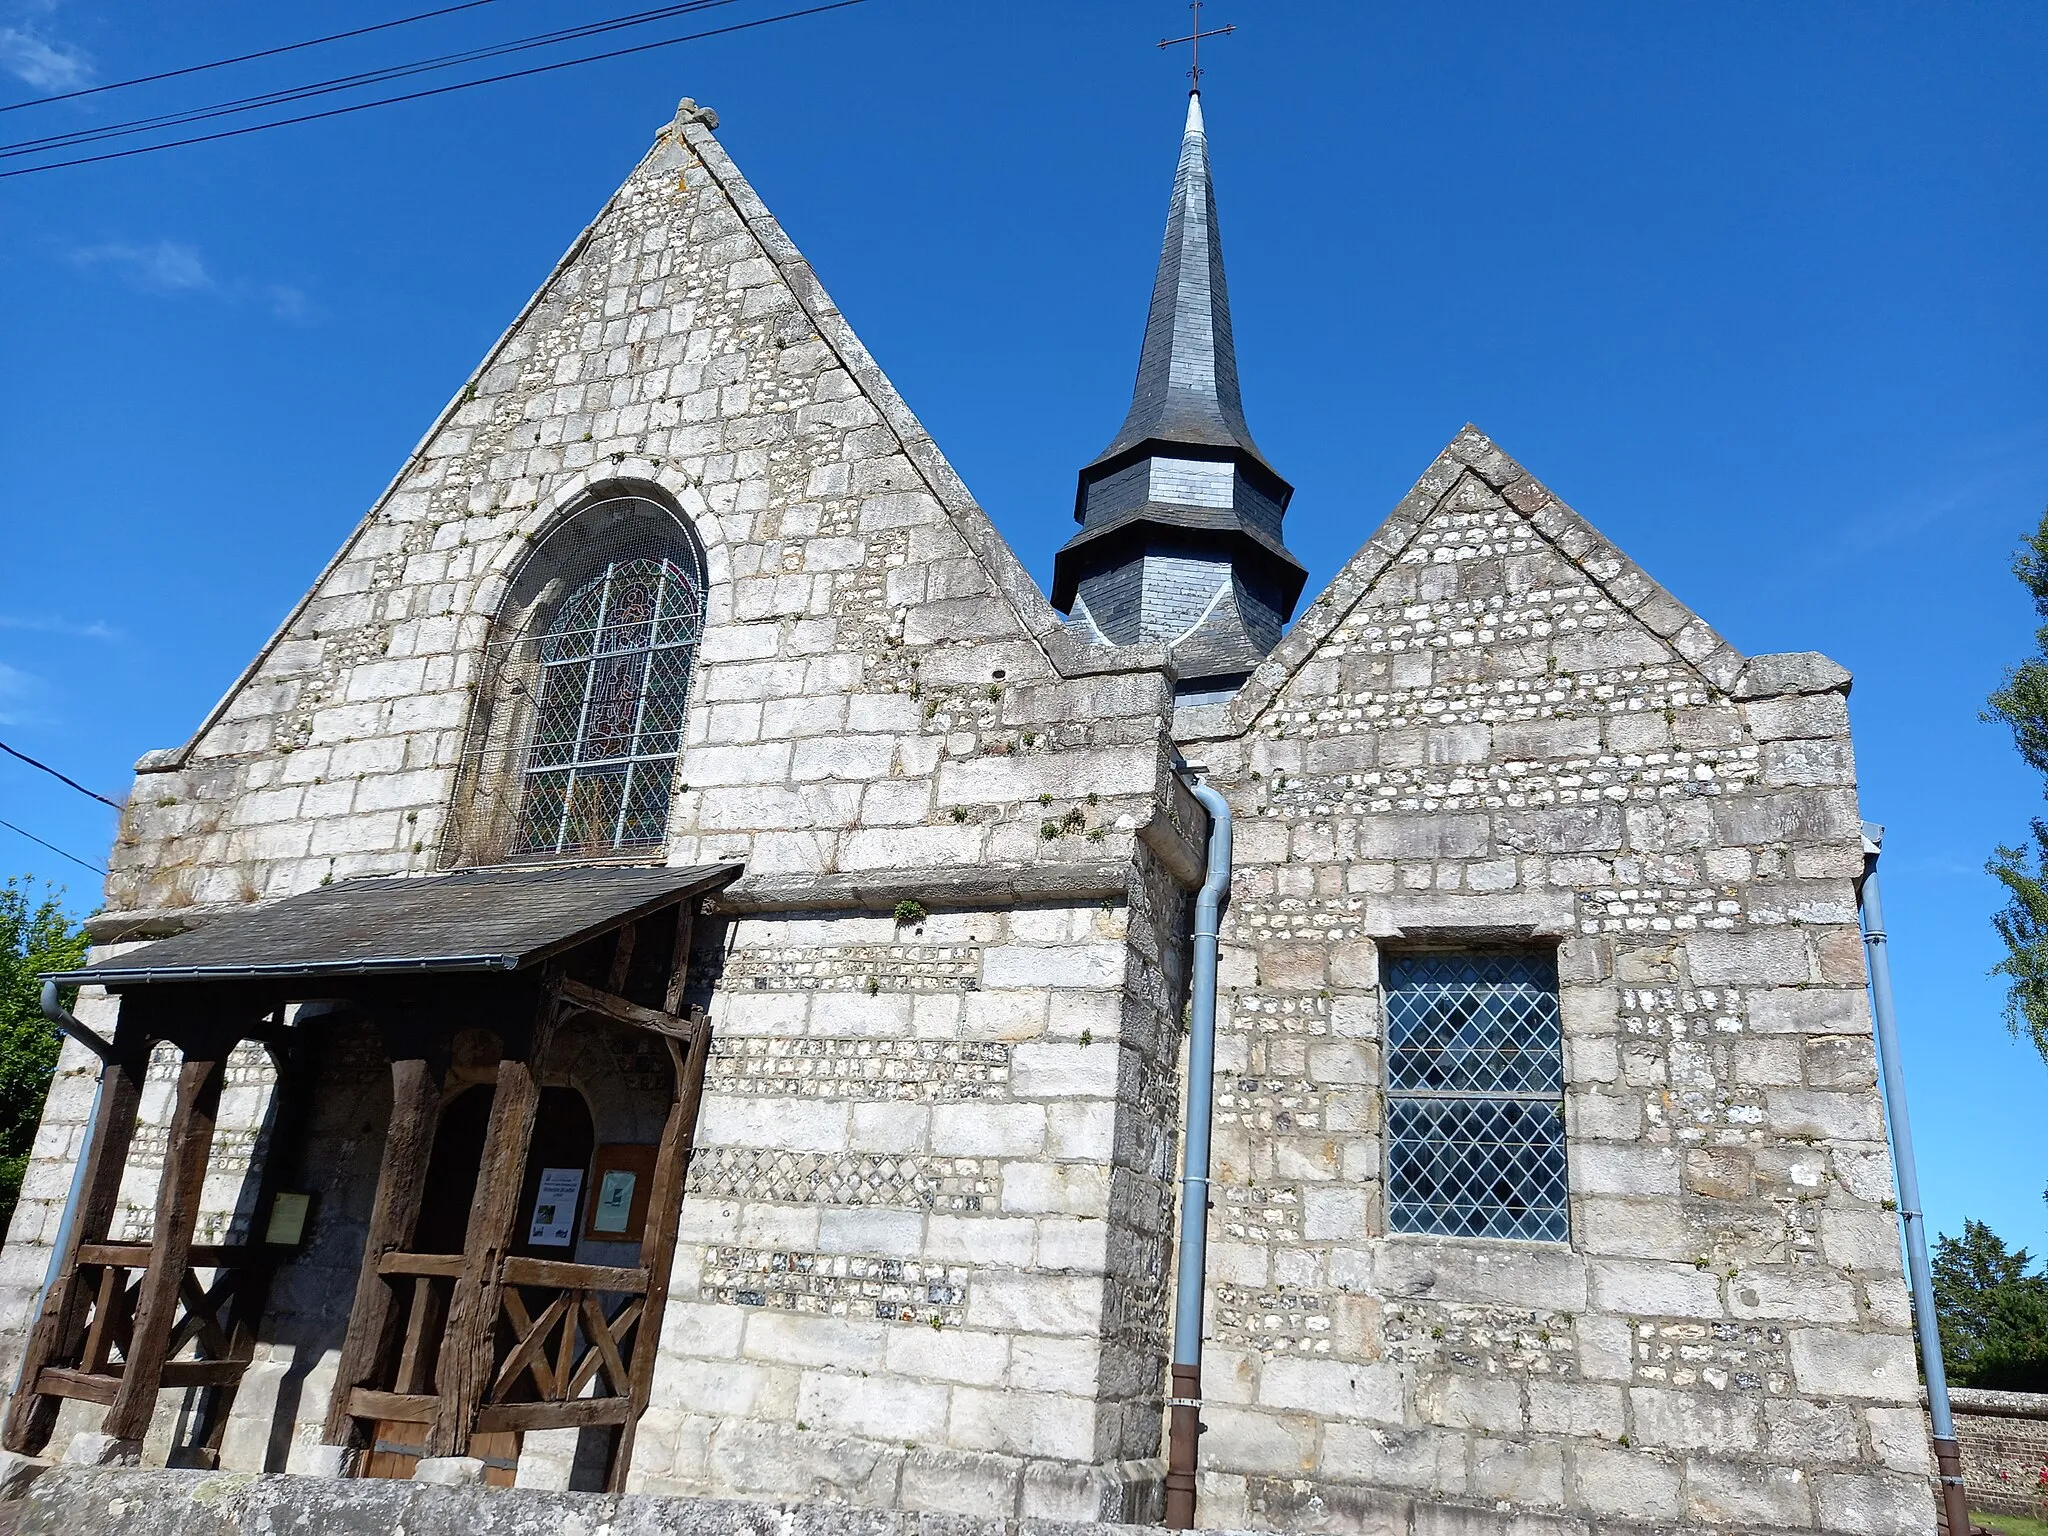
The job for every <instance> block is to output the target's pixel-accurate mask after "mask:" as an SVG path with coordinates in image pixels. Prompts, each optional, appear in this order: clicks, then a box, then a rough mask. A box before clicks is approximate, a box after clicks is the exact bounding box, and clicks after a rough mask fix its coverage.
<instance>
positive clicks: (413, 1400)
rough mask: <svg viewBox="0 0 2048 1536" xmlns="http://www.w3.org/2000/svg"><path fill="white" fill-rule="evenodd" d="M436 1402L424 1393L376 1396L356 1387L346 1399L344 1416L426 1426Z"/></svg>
mask: <svg viewBox="0 0 2048 1536" xmlns="http://www.w3.org/2000/svg"><path fill="white" fill-rule="evenodd" d="M437 1401H439V1399H437V1398H435V1397H434V1396H432V1395H431V1394H429V1393H425V1392H377V1391H373V1390H371V1389H370V1388H369V1387H357V1388H355V1389H354V1390H353V1391H351V1392H350V1393H349V1395H348V1412H349V1414H350V1415H351V1416H352V1417H355V1418H358V1419H391V1420H393V1421H394V1422H396V1423H399V1424H430V1423H432V1422H433V1418H434V1404H435V1403H436V1402H437Z"/></svg>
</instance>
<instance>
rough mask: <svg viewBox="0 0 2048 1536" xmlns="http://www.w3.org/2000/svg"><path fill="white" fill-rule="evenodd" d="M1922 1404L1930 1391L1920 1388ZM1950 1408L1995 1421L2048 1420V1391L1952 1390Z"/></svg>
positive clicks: (1961, 1388) (1980, 1388) (1970, 1388)
mask: <svg viewBox="0 0 2048 1536" xmlns="http://www.w3.org/2000/svg"><path fill="white" fill-rule="evenodd" d="M1920 1401H1921V1402H1922V1403H1925V1402H1926V1401H1927V1389H1926V1388H1925V1387H1922V1388H1921V1389H1920ZM1948 1405H1949V1408H1950V1409H1951V1410H1952V1411H1954V1412H1956V1413H1974V1414H1979V1415H1982V1416H1983V1417H1985V1418H1993V1419H2044V1420H2048V1392H1993V1391H1989V1390H1987V1389H1985V1388H1983V1387H1950V1388H1949V1389H1948Z"/></svg>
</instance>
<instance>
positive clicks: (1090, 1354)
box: [634, 858, 1185, 1519]
mask: <svg viewBox="0 0 2048 1536" xmlns="http://www.w3.org/2000/svg"><path fill="white" fill-rule="evenodd" d="M1184 906H1185V901H1184V898H1183V896H1182V894H1181V891H1180V887H1179V886H1178V884H1177V883H1176V882H1175V881H1174V879H1173V878H1172V877H1171V876H1169V875H1167V874H1166V873H1165V872H1164V871H1163V870H1162V869H1161V868H1160V867H1159V866H1158V865H1157V863H1156V861H1153V860H1150V859H1149V858H1148V859H1146V860H1144V861H1143V865H1142V867H1141V868H1140V869H1139V870H1137V871H1136V872H1134V873H1130V874H1128V876H1127V884H1126V886H1125V888H1124V889H1117V890H1113V891H1105V892H1104V893H1103V894H1102V895H1101V896H1100V898H1099V899H1091V900H1088V901H1086V902H1085V903H1083V902H1078V901H1074V900H1071V899H1070V900H1067V901H1064V902H1055V901H1041V902H1033V903H1029V904H1016V905H1009V906H996V905H992V904H988V903H978V904H974V905H953V906H943V907H942V906H938V905H937V904H936V903H935V904H934V907H933V909H932V910H931V911H930V912H929V913H928V915H926V916H924V917H923V918H921V919H919V920H916V921H914V922H909V923H898V922H897V921H896V920H895V919H894V918H893V917H892V916H890V915H884V914H880V913H850V912H849V913H823V912H816V911H810V912H805V911H792V912H761V913H757V914H751V915H745V916H742V917H740V918H738V919H737V920H736V921H735V922H734V924H733V927H732V930H731V932H730V934H729V936H728V943H727V948H726V950H725V953H724V957H723V964H722V967H721V974H720V976H719V979H718V988H717V991H716V992H715V993H714V994H713V996H714V1003H713V1009H712V1016H713V1020H714V1026H715V1029H716V1031H717V1042H718V1043H717V1046H716V1048H715V1052H714V1055H713V1057H712V1059H711V1064H710V1071H709V1074H708V1076H707V1080H706V1088H705V1094H706V1097H705V1105H704V1112H703V1119H702V1122H701V1124H700V1129H699V1133H698V1152H697V1155H696V1158H695V1160H694V1162H693V1164H692V1171H691V1178H690V1185H689V1192H688V1195H687V1198H686V1199H685V1201H684V1206H683V1228H682V1233H681V1238H680V1245H679V1248H678V1253H677V1260H676V1266H675V1274H674V1280H673V1286H672V1296H673V1299H672V1300H671V1303H670V1307H669V1312H668V1316H667V1319H666V1324H665V1327H664V1330H663V1340H662V1349H663V1354H662V1360H661V1365H660V1367H659V1368H658V1370H657V1372H656V1376H655V1381H654V1389H653V1400H654V1404H655V1406H654V1407H653V1408H652V1409H651V1410H650V1412H649V1413H648V1415H647V1417H646V1418H645V1419H644V1420H643V1422H642V1425H641V1429H640V1434H639V1440H638V1443H637V1447H636V1452H635V1462H634V1483H635V1486H636V1487H638V1488H641V1489H644V1490H646V1491H649V1492H675V1493H707V1492H717V1493H721V1494H741V1495H747V1494H751V1495H763V1496H770V1497H784V1498H787V1497H817V1498H829V1499H838V1500H848V1501H851V1502H855V1503H860V1504H865V1505H872V1506H879V1507H904V1508H910V1509H923V1510H932V1511H942V1512H951V1513H959V1514H968V1513H977V1512H978V1513H987V1512H991V1511H1001V1512H1003V1513H1006V1514H1012V1515H1017V1516H1030V1517H1065V1518H1077V1519H1096V1518H1149V1517H1151V1516H1153V1515H1154V1514H1156V1511H1155V1510H1154V1509H1153V1505H1154V1504H1156V1502H1157V1497H1158V1492H1159V1476H1160V1470H1161V1469H1160V1466H1159V1464H1158V1463H1157V1461H1156V1460H1153V1459H1152V1458H1155V1457H1156V1455H1157V1452H1158V1449H1159V1433H1160V1423H1161V1420H1160V1411H1161V1410H1160V1393H1161V1383H1162V1377H1163V1371H1164V1360H1165V1347H1164V1337H1163V1332H1162V1329H1163V1324H1164V1314H1165V1305H1164V1293H1163V1286H1164V1283H1165V1277H1166V1270H1167V1248H1168V1243H1169V1235H1170V1234H1169V1220H1170V1214H1171V1202H1170V1198H1169V1191H1170V1188H1171V1185H1170V1182H1169V1181H1170V1178H1171V1173H1172V1169H1171V1161H1172V1156H1173V1150H1174V1142H1173V1136H1172V1128H1173V1125H1174V1113H1173V1104H1174V1102H1175V1101H1176V1099H1177V1093H1178V1075H1177V1071H1176V1067H1175V1060H1174V1051H1175V1048H1176V1047H1177V1045H1178V1040H1179V1033H1178V1029H1177V1022H1178V1011H1177V1008H1178V1002H1177V1000H1178V999H1179V998H1180V997H1181V995H1182V993H1183V991H1184V985H1185V978H1184V972H1185V956H1184V954H1183V952H1182V951H1183V947H1184V942H1185V941H1184V937H1183V935H1184V931H1185V912H1184Z"/></svg>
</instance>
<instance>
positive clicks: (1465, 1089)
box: [1386, 953, 1570, 1242]
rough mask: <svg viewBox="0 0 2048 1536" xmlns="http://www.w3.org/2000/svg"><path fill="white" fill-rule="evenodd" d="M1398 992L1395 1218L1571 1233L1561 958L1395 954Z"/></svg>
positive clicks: (1395, 1227)
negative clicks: (1559, 993) (1560, 1003)
mask: <svg viewBox="0 0 2048 1536" xmlns="http://www.w3.org/2000/svg"><path fill="white" fill-rule="evenodd" d="M1386 997H1387V1041H1386V1048H1387V1210H1388V1226H1389V1228H1390V1229H1391V1230H1392V1231H1395V1232H1426V1233H1434V1234H1438V1235H1441V1236H1450V1237H1507V1238H1522V1239H1528V1240H1534V1241H1538V1242H1564V1241H1565V1240H1566V1239H1567V1238H1568V1237H1569V1236H1570V1222H1569V1218H1568V1214H1567V1206H1566V1199H1565V1194H1566V1189H1565V1145H1564V1030H1563V1024H1562V1021H1561V1018H1560V1015H1559V1011H1558V1001H1557V961H1556V958H1555V957H1554V956H1551V955H1536V954H1483V953H1475V954H1414V955H1398V956H1390V957H1389V958H1388V961H1387V970H1386Z"/></svg>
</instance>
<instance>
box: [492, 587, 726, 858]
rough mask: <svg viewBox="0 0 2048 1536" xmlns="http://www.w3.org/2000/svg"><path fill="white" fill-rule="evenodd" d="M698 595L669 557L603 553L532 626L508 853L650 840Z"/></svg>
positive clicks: (664, 815) (695, 631) (662, 805)
mask: <svg viewBox="0 0 2048 1536" xmlns="http://www.w3.org/2000/svg"><path fill="white" fill-rule="evenodd" d="M702 617H703V603H702V594H701V593H700V592H699V590H698V586H697V583H696V581H695V580H694V579H693V578H692V576H691V574H690V573H689V572H688V571H687V570H685V569H684V567H683V566H681V565H679V564H677V563H676V562H675V561H674V560H671V559H668V558H665V557H660V556H652V555H643V556H640V557H637V558H633V559H622V560H612V561H608V562H607V563H606V564H605V566H604V567H603V569H602V571H601V572H600V573H599V574H597V575H595V576H593V577H591V578H590V580H588V581H587V582H585V583H584V584H583V585H582V586H581V587H579V588H578V589H577V590H576V591H575V592H574V593H572V594H571V595H570V596H569V597H568V598H567V599H566V600H564V601H563V603H562V604H561V606H560V607H559V608H558V609H557V610H556V612H555V615H554V617H553V619H552V620H551V621H550V622H549V623H548V625H547V627H546V629H545V631H544V632H543V633H542V635H541V636H540V643H539V645H538V647H537V649H536V654H535V655H534V656H533V665H532V667H531V669H530V670H529V671H528V672H527V676H528V678H530V679H531V680H532V684H533V686H532V687H531V690H530V691H531V698H532V705H533V728H532V732H531V735H530V737H529V740H528V746H527V750H526V760H525V763H524V766H523V767H522V769H521V773H520V795H519V811H518V819H517V827H516V831H515V833H514V837H513V847H512V851H513V852H514V854H515V855H518V856H522V857H528V858H531V857H535V856H546V855H550V854H566V853H574V852H579V851H586V850H592V849H607V848H635V847H646V846H653V845H659V844H660V843H661V841H662V839H663V836H664V834H665V831H666V828H667V826H668V806H669V794H670V790H671V788H672V786H673V784H674V780H675V767H676V757H677V754H678V753H680V752H681V750H682V744H683V719H684V710H683V706H684V700H685V697H686V695H687V694H688V691H689V682H690V663H691V659H692V658H693V656H694V655H695V653H696V648H697V640H698V637H699V635H700V634H701V633H702V629H703V623H702Z"/></svg>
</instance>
